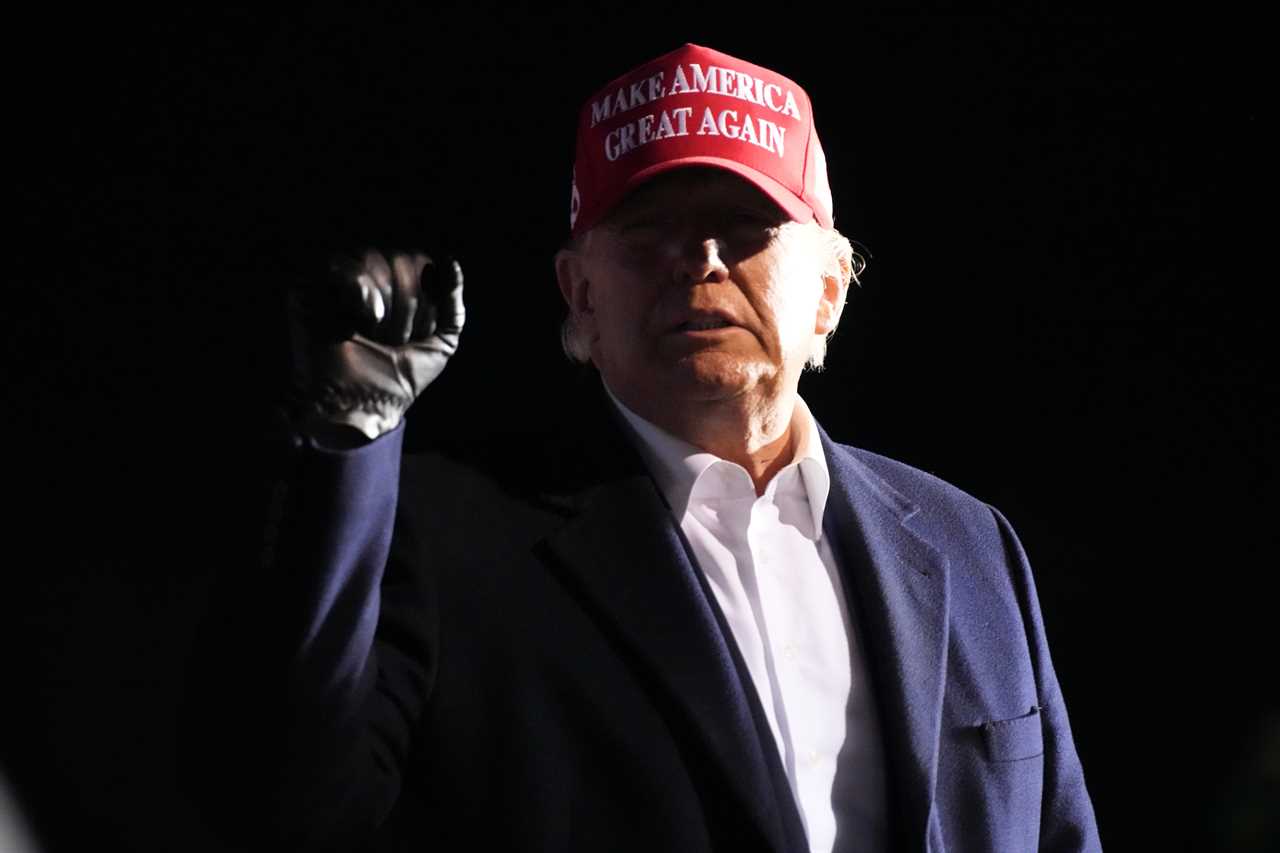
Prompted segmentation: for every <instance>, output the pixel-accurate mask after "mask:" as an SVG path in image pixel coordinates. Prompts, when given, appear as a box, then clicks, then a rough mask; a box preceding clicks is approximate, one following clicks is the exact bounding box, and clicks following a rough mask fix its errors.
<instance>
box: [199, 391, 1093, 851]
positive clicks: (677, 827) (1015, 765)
mask: <svg viewBox="0 0 1280 853" xmlns="http://www.w3.org/2000/svg"><path fill="white" fill-rule="evenodd" d="M597 414H599V415H600V416H599V417H597V418H596V419H594V420H593V419H592V418H590V417H588V418H586V419H585V421H584V420H583V419H581V418H579V419H578V421H577V423H576V424H575V425H574V427H572V428H566V429H565V430H562V431H558V432H556V433H554V434H552V435H550V436H549V437H547V440H546V441H532V440H527V439H525V438H521V439H520V440H519V441H511V440H506V441H502V442H498V443H497V444H496V445H494V444H490V445H485V446H484V447H486V448H487V449H483V450H480V451H476V450H474V449H471V450H463V451H460V452H457V453H451V454H442V453H431V454H424V455H407V456H404V458H403V460H402V453H401V442H402V431H397V432H395V433H392V434H390V435H387V436H384V437H383V438H380V439H379V440H378V441H376V442H374V443H372V444H370V445H369V446H367V447H364V448H361V449H358V450H354V451H346V452H331V451H325V450H321V449H316V448H312V447H307V446H299V447H298V448H297V450H296V451H295V452H294V453H293V458H292V461H291V463H290V465H289V467H288V469H287V470H286V471H285V472H284V473H283V474H281V476H280V478H279V482H278V483H277V485H276V489H275V501H274V506H275V512H276V517H275V518H274V520H273V524H272V528H271V529H272V536H271V541H270V542H269V547H268V549H267V552H266V557H265V559H264V561H263V563H262V565H260V566H257V567H255V569H254V573H253V579H252V581H250V583H251V584H252V585H251V586H250V587H246V586H245V581H243V580H237V581H235V582H233V583H228V584H224V586H223V587H222V589H223V590H224V592H223V593H221V594H220V597H219V599H217V600H215V602H214V605H213V609H214V610H215V611H219V612H222V613H235V614H237V615H236V616H235V618H234V619H232V620H230V621H228V622H227V623H226V624H224V625H222V627H220V628H214V629H212V630H211V632H210V633H208V634H207V635H206V638H207V639H206V652H205V659H204V661H203V663H201V664H198V666H200V667H204V669H203V671H204V672H206V673H213V671H214V670H218V665H219V663H210V661H211V660H214V659H216V661H217V662H220V664H221V666H222V668H221V670H220V671H219V672H220V674H210V675H209V677H204V676H201V677H199V678H197V679H196V680H197V682H198V684H199V685H201V686H202V687H203V688H204V689H203V690H197V691H195V692H194V693H193V697H194V698H193V704H192V707H193V708H195V709H196V710H195V711H194V712H193V713H194V716H195V718H196V719H197V722H196V723H195V726H196V731H199V732H200V735H199V737H198V738H197V739H199V740H200V742H201V743H202V744H203V745H204V746H205V747H206V749H205V753H204V756H203V758H202V759H196V767H197V770H196V772H195V775H196V776H198V777H199V778H200V779H201V780H202V782H201V785H202V787H203V791H202V793H201V794H200V796H202V797H204V798H205V801H206V804H207V805H210V804H211V806H212V807H211V808H210V809H207V811H211V812H212V813H214V814H215V819H221V818H235V820H227V821H225V823H227V825H230V826H233V827H238V828H233V829H232V830H231V832H233V833H235V832H239V833H241V834H242V836H243V837H247V835H245V834H252V836H253V837H256V838H270V839H272V840H271V842H270V843H271V844H276V845H278V844H281V843H283V844H286V845H291V846H304V845H306V844H312V843H314V844H317V845H318V846H329V847H332V848H335V849H364V848H365V847H368V848H370V849H402V848H403V849H414V850H453V849H475V848H476V847H478V846H483V845H485V844H492V845H494V846H496V848H497V849H506V850H556V851H561V850H564V851H568V850H593V851H595V850H636V851H658V850H662V851H667V850H679V851H704V850H705V851H710V850H734V851H741V850H759V851H795V853H799V851H800V850H803V849H805V848H804V840H803V831H802V830H801V829H799V820H798V815H797V812H796V808H795V805H794V803H793V801H792V799H791V796H790V793H789V792H788V791H787V789H786V785H785V781H782V779H781V775H780V770H779V762H778V758H777V755H776V750H775V749H774V746H773V742H772V739H771V738H770V737H768V736H767V735H764V736H762V734H761V726H760V724H759V723H760V720H759V706H758V702H757V700H756V698H755V696H754V693H753V690H754V688H753V686H752V684H751V681H750V679H749V678H747V677H745V676H744V675H743V674H742V667H741V661H740V660H739V659H738V658H737V653H736V649H735V648H734V646H733V640H732V635H731V634H730V633H729V632H727V631H725V630H724V629H723V626H722V624H721V621H720V618H719V614H718V611H717V609H716V606H715V604H714V598H713V597H712V596H710V595H708V594H707V593H706V591H705V589H704V587H703V584H702V581H701V579H700V573H699V572H698V571H697V570H696V567H695V566H694V564H693V563H692V561H691V559H690V557H689V553H688V549H687V546H686V544H685V543H684V541H683V537H682V535H681V533H680V531H679V527H678V525H677V523H676V521H675V519H674V518H673V517H672V515H671V513H670V510H669V509H668V507H667V506H666V505H665V503H664V501H663V498H662V495H661V493H660V491H659V490H658V489H657V487H656V486H655V484H654V482H653V481H652V480H651V479H650V477H649V475H648V473H647V472H646V471H645V469H644V467H643V464H642V463H641V462H640V459H639V457H638V455H636V454H635V453H634V451H633V449H632V448H630V446H629V445H627V444H626V440H625V438H624V437H623V433H622V431H621V430H619V429H618V428H617V424H616V422H614V421H613V419H612V416H611V414H605V413H597ZM822 439H823V449H824V451H825V453H826V456H827V461H828V465H829V468H830V473H831V479H832V489H831V493H830V497H829V501H830V503H829V505H828V507H827V512H826V514H825V518H826V523H825V533H826V535H828V536H830V537H832V540H833V546H834V550H835V553H836V554H837V557H838V559H839V561H840V565H841V570H842V572H843V576H844V582H845V589H846V590H847V595H848V596H849V598H850V599H851V600H850V601H849V605H850V612H851V613H852V614H853V617H854V619H855V620H856V623H857V627H858V630H859V631H861V636H862V639H863V642H864V645H865V648H866V649H867V650H868V655H869V657H870V664H871V671H872V678H873V684H874V689H875V691H876V695H877V701H878V707H879V712H880V718H881V724H882V729H883V732H884V737H885V744H884V752H885V758H886V771H887V780H886V784H887V786H888V791H889V802H890V806H891V815H890V827H891V831H892V838H893V848H894V849H895V850H930V851H950V853H957V852H958V851H1029V850H1046V851H1080V850H1098V849H1100V845H1099V841H1098V835H1097V830H1096V826H1095V822H1094V816H1093V811H1092V806H1091V804H1090V800H1089V796H1088V793H1087V791H1086V788H1085V782H1084V778H1083V774H1082V770H1081V766H1080V762H1079V760H1078V758H1077V755H1076V750H1075V747H1074V745H1073V742H1072V736H1071V729H1070V726H1069V724H1068V720H1067V712H1066V707H1065V705H1064V703H1063V697H1062V693H1061V692H1060V690H1059V687H1058V681H1057V678H1056V677H1055V675H1054V669H1053V664H1052V662H1051V660H1050V655H1049V649H1048V646H1047V644H1046V639H1045V632H1044V625H1043V623H1042V621H1041V616H1040V611H1039V608H1038V604H1037V599H1036V594H1035V587H1034V584H1033V582H1032V576H1031V572H1030V570H1029V567H1028V564H1027V560H1026V557H1025V555H1024V554H1023V551H1022V549H1021V547H1020V545H1019V543H1018V541H1017V539H1016V538H1015V536H1014V534H1013V532H1012V530H1011V529H1010V527H1009V525H1008V523H1007V522H1006V521H1005V519H1004V518H1003V517H1002V516H1001V515H1000V514H999V513H998V512H997V511H996V510H994V509H993V508H991V507H990V506H987V505H985V504H984V503H982V502H981V501H978V500H976V499H974V498H973V497H970V496H969V495H967V494H965V493H963V492H961V491H959V490H958V489H956V488H954V487H952V486H950V485H947V484H946V483H944V482H941V481H940V480H938V479H936V478H934V477H932V476H930V475H928V474H926V473H923V472H921V471H918V470H915V469H913V468H910V467H908V466H906V465H903V464H901V463H898V462H894V461H891V460H889V459H886V458H884V457H881V456H878V455H875V454H872V453H869V452H867V451H864V450H859V449H856V448H853V447H848V446H845V445H841V444H837V443H835V442H833V441H832V440H831V439H830V437H829V436H827V435H826V433H825V432H823V434H822ZM495 447H496V448H498V449H496V450H495V449H493V448H495ZM246 593H248V594H246ZM247 600H252V601H254V602H257V604H258V607H257V609H256V610H252V611H250V610H247V609H246V607H247V605H246V601H247ZM209 638H212V639H209ZM235 648H238V649H239V651H233V649H235ZM210 650H212V651H210ZM250 669H252V670H254V671H255V672H256V673H257V674H258V677H257V678H250V677H248V676H247V675H246V673H247V672H248V671H249V670H250ZM209 685H214V689H213V690H209V689H208V687H209ZM246 693H248V694H249V695H245V694H246ZM215 709H216V711H215ZM214 713H216V714H217V722H216V723H213V724H210V723H209V722H208V721H209V717H210V715H211V714H214ZM199 720H203V722H199ZM215 727H216V728H217V729H218V731H219V732H220V733H228V734H213V733H211V730H212V729H213V728H215ZM231 732H235V733H236V734H235V735H234V736H233V735H231V734H229V733H231ZM196 752H199V750H197V751H196ZM219 761H221V762H223V769H224V771H225V772H224V773H222V774H218V773H213V772H210V771H209V768H212V767H213V766H214V765H215V764H217V763H218V762H219ZM213 780H219V781H213ZM250 792H252V794H250ZM251 801H252V802H251ZM250 816H252V819H253V820H255V821H258V820H260V821H261V824H255V825H254V826H253V827H252V828H251V827H250V826H249V818H250ZM264 827H266V828H268V831H267V833H266V834H265V835H264V834H263V833H262V830H263V828H264ZM858 841H859V840H858V839H857V838H850V837H840V838H838V839H837V848H838V849H839V850H858V849H859V844H858Z"/></svg>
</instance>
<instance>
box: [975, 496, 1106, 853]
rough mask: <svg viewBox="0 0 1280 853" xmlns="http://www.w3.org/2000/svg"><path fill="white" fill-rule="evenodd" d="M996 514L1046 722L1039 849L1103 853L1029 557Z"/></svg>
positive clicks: (1044, 851) (1058, 852)
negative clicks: (1051, 655) (1054, 665)
mask: <svg viewBox="0 0 1280 853" xmlns="http://www.w3.org/2000/svg"><path fill="white" fill-rule="evenodd" d="M991 511H992V513H993V514H994V515H995V518H996V524H997V526H998V527H999V529H1000V536H1001V538H1002V540H1003V541H1004V546H1005V552H1006V554H1007V556H1008V563H1009V566H1010V567H1011V571H1012V572H1013V580H1014V583H1015V585H1016V586H1017V588H1018V594H1019V600H1020V603H1021V606H1022V610H1023V614H1022V618H1023V624H1024V625H1025V627H1026V631H1027V642H1028V644H1029V646H1030V652H1031V661H1032V666H1033V667H1034V669H1035V679H1036V692H1037V695H1038V697H1039V702H1040V719H1041V721H1042V725H1043V726H1044V744H1045V764H1044V767H1045V770H1044V774H1045V775H1044V789H1043V802H1042V803H1041V806H1040V848H1039V849H1040V850H1041V851H1042V853H1077V851H1101V850H1102V844H1101V842H1100V840H1099V838H1098V827H1097V822H1096V820H1095V818H1094V813H1093V803H1092V801H1091V800H1090V799H1089V792H1088V789H1087V788H1086V787H1085V781H1084V769H1083V767H1082V766H1081V764H1080V758H1079V756H1078V755H1077V754H1076V747H1075V741H1074V739H1073V738H1072V736H1071V724H1070V722H1069V721H1068V719H1067V706H1066V703H1065V702H1064V701H1063V697H1062V690H1061V688H1060V687H1059V685H1058V677H1057V675H1056V674H1055V673H1054V670H1053V661H1052V659H1051V658H1050V655H1049V643H1048V640H1047V638H1046V636H1045V629H1044V620H1043V618H1042V616H1041V613H1040V604H1039V599H1038V597H1037V595H1036V588H1035V581H1034V580H1033V578H1032V575H1031V566H1030V563H1029V561H1028V560H1027V555H1026V553H1025V551H1024V550H1023V548H1022V544H1021V543H1020V542H1019V541H1018V537H1017V536H1016V534H1015V533H1014V532H1013V528H1012V526H1011V525H1010V524H1009V522H1008V520H1007V519H1006V518H1005V517H1004V516H1003V515H1001V514H1000V512H999V510H996V509H995V508H994V507H993V508H991Z"/></svg>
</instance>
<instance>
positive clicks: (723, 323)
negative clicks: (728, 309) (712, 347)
mask: <svg viewBox="0 0 1280 853" xmlns="http://www.w3.org/2000/svg"><path fill="white" fill-rule="evenodd" d="M732 325H733V324H732V323H730V322H729V321H728V320H698V321H691V322H688V323H681V324H680V325H679V326H677V327H676V331H680V332H707V331H711V330H712V329H727V328H729V327H730V326H732Z"/></svg>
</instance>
